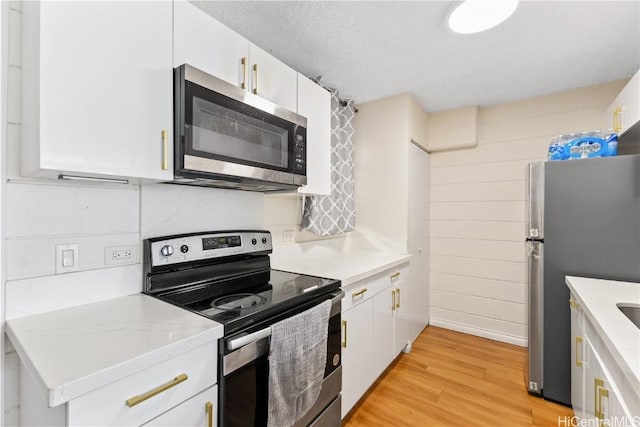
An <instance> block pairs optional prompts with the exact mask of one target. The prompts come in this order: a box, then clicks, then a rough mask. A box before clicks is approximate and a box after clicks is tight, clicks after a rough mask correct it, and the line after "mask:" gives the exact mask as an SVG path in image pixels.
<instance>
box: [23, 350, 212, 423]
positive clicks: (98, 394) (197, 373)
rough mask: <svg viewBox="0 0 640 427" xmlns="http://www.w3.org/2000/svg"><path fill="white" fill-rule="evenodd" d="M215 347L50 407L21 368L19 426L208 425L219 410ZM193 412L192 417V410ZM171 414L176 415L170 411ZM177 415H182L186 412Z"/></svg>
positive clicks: (190, 353)
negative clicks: (178, 420)
mask: <svg viewBox="0 0 640 427" xmlns="http://www.w3.org/2000/svg"><path fill="white" fill-rule="evenodd" d="M217 357H218V354H217V345H216V343H215V342H211V343H209V344H207V345H203V346H201V347H198V348H196V349H193V350H190V351H188V352H186V353H182V354H179V355H176V356H175V357H172V358H171V359H168V360H165V361H163V362H161V363H158V364H156V365H153V366H149V367H148V368H146V369H143V370H142V371H138V372H135V373H133V374H131V375H128V376H126V377H124V378H121V379H119V380H117V381H115V382H112V383H110V384H108V385H106V386H103V387H100V388H97V389H95V390H92V391H90V392H88V393H85V394H82V395H80V396H78V397H76V398H73V399H71V400H70V401H68V402H67V403H65V404H62V405H59V406H56V407H54V408H49V407H48V404H47V400H48V396H46V394H45V393H43V390H42V389H40V388H38V387H37V386H36V381H35V380H34V379H33V378H31V376H30V375H28V373H27V372H26V371H27V369H26V368H24V369H23V372H25V375H21V378H20V394H21V404H20V422H21V425H25V426H41V425H48V426H93V425H100V426H140V425H145V424H146V423H149V425H171V420H177V419H180V420H181V421H180V422H179V423H177V424H176V423H175V422H174V423H173V425H180V426H185V427H186V426H206V425H210V424H207V423H205V421H207V420H208V414H207V413H206V411H205V409H206V408H207V402H210V403H211V404H212V408H211V409H212V413H213V415H212V419H215V413H216V412H217V400H216V387H215V384H216V382H217ZM191 409H193V411H194V412H193V413H192V412H191ZM173 411H176V412H175V413H173ZM187 413H188V415H185V416H184V417H181V416H180V415H181V414H187Z"/></svg>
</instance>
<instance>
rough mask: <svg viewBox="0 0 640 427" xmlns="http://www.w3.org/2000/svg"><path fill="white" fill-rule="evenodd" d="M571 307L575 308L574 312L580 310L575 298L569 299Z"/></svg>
mask: <svg viewBox="0 0 640 427" xmlns="http://www.w3.org/2000/svg"><path fill="white" fill-rule="evenodd" d="M569 305H570V306H571V308H573V309H574V310H577V309H578V303H577V302H576V300H574V299H573V298H569Z"/></svg>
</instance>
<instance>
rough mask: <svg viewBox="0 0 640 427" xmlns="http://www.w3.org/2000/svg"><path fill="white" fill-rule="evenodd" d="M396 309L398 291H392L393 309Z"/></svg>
mask: <svg viewBox="0 0 640 427" xmlns="http://www.w3.org/2000/svg"><path fill="white" fill-rule="evenodd" d="M395 309H396V291H395V290H393V291H391V311H395Z"/></svg>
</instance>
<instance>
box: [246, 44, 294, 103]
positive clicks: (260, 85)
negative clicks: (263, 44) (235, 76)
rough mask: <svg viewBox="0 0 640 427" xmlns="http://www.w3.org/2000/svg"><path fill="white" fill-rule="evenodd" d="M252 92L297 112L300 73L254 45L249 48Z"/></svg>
mask: <svg viewBox="0 0 640 427" xmlns="http://www.w3.org/2000/svg"><path fill="white" fill-rule="evenodd" d="M249 60H250V64H251V68H250V71H251V73H250V74H251V92H252V93H254V94H256V95H258V96H261V97H262V98H265V99H267V100H269V101H271V102H273V103H275V104H277V105H279V106H280V107H283V108H286V109H287V110H289V111H296V109H297V103H298V97H297V91H298V90H297V86H298V73H297V72H296V71H295V70H294V69H293V68H290V67H289V66H287V65H286V64H284V63H282V62H280V61H279V60H278V59H276V58H274V57H273V56H271V55H269V54H268V53H267V52H265V51H264V50H262V49H260V48H259V47H258V46H256V45H254V44H250V46H249Z"/></svg>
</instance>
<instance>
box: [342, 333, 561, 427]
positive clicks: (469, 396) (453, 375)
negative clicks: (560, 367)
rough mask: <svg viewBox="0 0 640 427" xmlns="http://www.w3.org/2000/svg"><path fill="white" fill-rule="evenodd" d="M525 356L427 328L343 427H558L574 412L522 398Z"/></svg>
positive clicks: (511, 348)
mask: <svg viewBox="0 0 640 427" xmlns="http://www.w3.org/2000/svg"><path fill="white" fill-rule="evenodd" d="M526 355H527V350H526V348H523V347H517V346H514V345H510V344H504V343H500V342H497V341H491V340H488V339H484V338H478V337H474V336H471V335H466V334H461V333H458V332H453V331H449V330H446V329H442V328H436V327H433V326H428V327H427V328H426V329H425V330H424V332H422V334H421V335H420V336H419V337H418V339H417V340H416V341H415V343H414V344H413V350H412V351H411V353H409V354H401V356H400V357H399V358H398V359H397V360H396V362H395V363H394V364H393V365H392V366H391V367H390V368H389V369H388V370H387V371H386V373H385V374H384V375H383V376H382V377H381V378H380V379H379V380H378V381H377V382H376V384H374V385H373V386H372V387H371V389H369V392H368V393H367V394H366V395H365V396H364V397H363V398H362V400H360V403H359V404H358V405H357V406H356V407H355V408H354V409H353V410H352V411H351V413H350V414H349V416H348V418H347V419H346V420H345V422H344V423H343V426H345V427H359V426H367V427H375V426H385V427H386V426H428V427H431V426H454V425H465V426H496V427H498V426H499V427H502V426H504V427H508V426H556V427H557V426H558V417H561V418H562V419H564V417H571V416H573V412H572V411H571V409H570V408H567V407H565V406H562V405H557V404H555V403H551V402H548V401H545V400H543V399H539V398H536V397H532V396H530V395H529V394H528V393H527V390H526V387H525V380H524V377H525V368H526ZM560 425H571V422H570V421H567V422H566V423H565V422H562V423H561V424H560Z"/></svg>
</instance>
